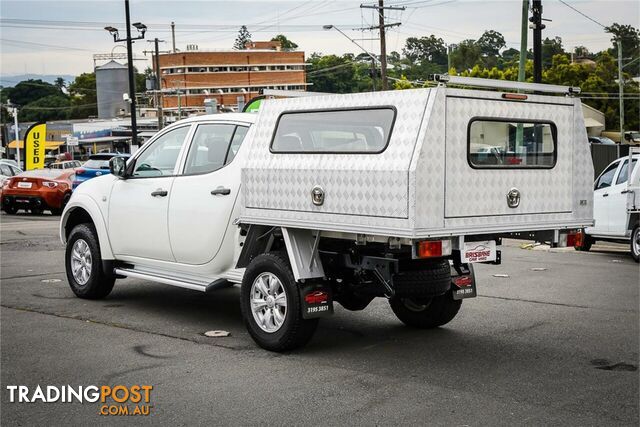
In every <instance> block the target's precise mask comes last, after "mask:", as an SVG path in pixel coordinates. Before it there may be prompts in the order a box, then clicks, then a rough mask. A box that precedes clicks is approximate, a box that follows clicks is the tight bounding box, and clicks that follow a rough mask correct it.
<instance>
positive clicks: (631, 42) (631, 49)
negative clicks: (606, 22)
mask: <svg viewBox="0 0 640 427" xmlns="http://www.w3.org/2000/svg"><path fill="white" fill-rule="evenodd" d="M604 30H605V31H606V32H607V33H610V34H612V35H613V37H611V42H612V43H613V51H612V52H611V54H612V55H613V56H614V57H617V56H618V42H619V41H620V42H622V54H623V55H624V56H629V57H632V58H634V59H635V58H637V57H638V56H640V31H638V29H637V28H634V27H633V26H631V25H621V24H617V23H614V24H613V25H610V26H608V27H605V29H604Z"/></svg>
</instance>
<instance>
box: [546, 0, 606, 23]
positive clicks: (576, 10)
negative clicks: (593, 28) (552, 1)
mask: <svg viewBox="0 0 640 427" xmlns="http://www.w3.org/2000/svg"><path fill="white" fill-rule="evenodd" d="M558 1H559V2H560V3H562V4H563V5H565V6H567V7H568V8H570V9H573V10H574V11H575V12H577V13H579V14H580V15H582V16H584V17H585V18H587V19H588V20H589V21H591V22H595V23H596V24H598V25H600V26H601V27H602V28H607V26H606V25H602V24H601V23H599V22H598V21H596V20H595V19H593V18H592V17H590V16H589V15H587V14H585V13H582V12H580V11H579V10H578V9H576V8H575V7H573V6H571V5H570V4H569V3H567V2H565V1H564V0H558Z"/></svg>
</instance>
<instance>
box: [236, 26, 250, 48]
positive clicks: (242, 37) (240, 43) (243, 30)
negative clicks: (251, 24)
mask: <svg viewBox="0 0 640 427" xmlns="http://www.w3.org/2000/svg"><path fill="white" fill-rule="evenodd" d="M250 41H251V33H250V32H249V30H247V26H246V25H243V26H242V27H240V31H238V37H236V41H235V43H234V44H233V48H234V49H236V50H244V49H246V48H247V43H248V42H250Z"/></svg>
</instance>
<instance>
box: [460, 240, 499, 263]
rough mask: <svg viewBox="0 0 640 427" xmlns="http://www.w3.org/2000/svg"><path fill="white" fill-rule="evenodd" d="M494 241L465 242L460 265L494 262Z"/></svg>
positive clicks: (495, 252)
mask: <svg viewBox="0 0 640 427" xmlns="http://www.w3.org/2000/svg"><path fill="white" fill-rule="evenodd" d="M496 254H497V251H496V241H495V240H487V241H484V242H465V243H464V248H463V250H462V260H461V262H462V263H469V262H487V261H495V260H496Z"/></svg>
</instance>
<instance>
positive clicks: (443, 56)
mask: <svg viewBox="0 0 640 427" xmlns="http://www.w3.org/2000/svg"><path fill="white" fill-rule="evenodd" d="M402 53H404V55H405V56H406V57H407V59H408V60H409V61H411V62H417V61H420V62H423V61H427V62H433V63H435V64H438V65H442V66H445V67H446V65H447V47H446V45H445V44H444V40H442V39H441V38H438V37H436V36H434V35H433V34H432V35H430V36H429V37H420V38H417V37H409V38H408V39H407V41H406V43H405V47H404V48H403V49H402Z"/></svg>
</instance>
